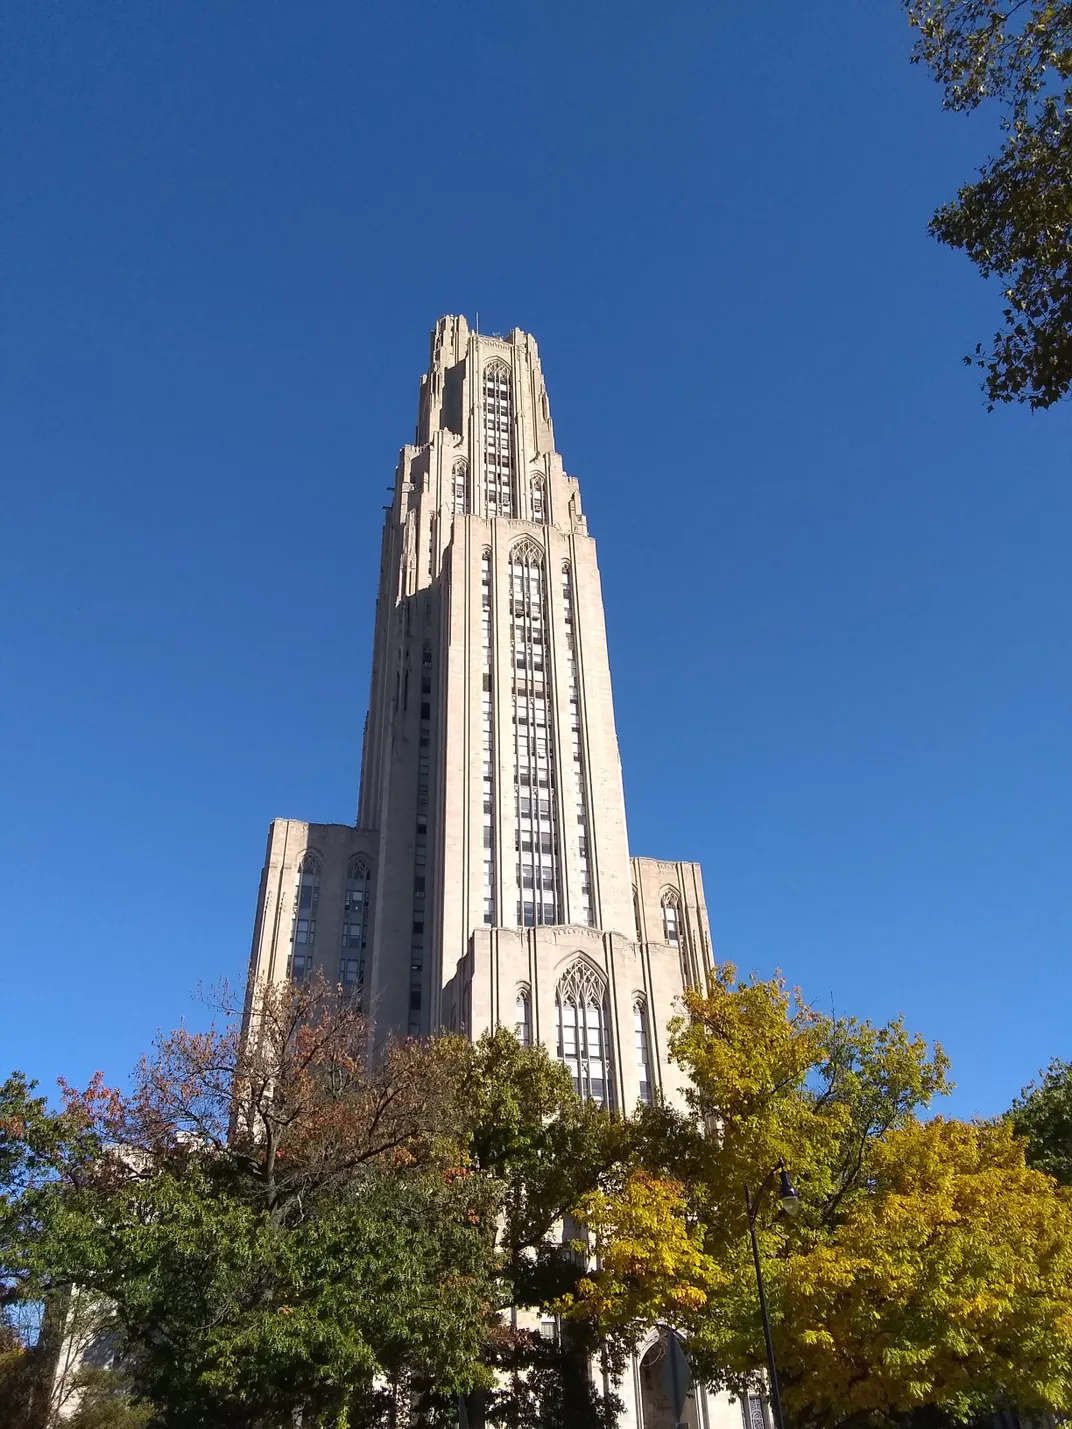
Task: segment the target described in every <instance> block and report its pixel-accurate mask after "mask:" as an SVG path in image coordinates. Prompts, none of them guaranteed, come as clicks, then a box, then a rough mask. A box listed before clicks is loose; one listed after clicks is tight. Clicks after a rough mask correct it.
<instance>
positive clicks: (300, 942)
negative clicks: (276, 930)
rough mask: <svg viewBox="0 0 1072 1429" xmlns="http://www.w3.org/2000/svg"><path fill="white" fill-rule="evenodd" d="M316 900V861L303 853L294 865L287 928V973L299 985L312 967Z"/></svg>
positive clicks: (318, 872)
mask: <svg viewBox="0 0 1072 1429" xmlns="http://www.w3.org/2000/svg"><path fill="white" fill-rule="evenodd" d="M319 901H320V860H319V859H318V858H317V856H316V855H315V854H313V853H307V854H306V855H305V857H304V858H303V859H302V861H301V863H300V864H299V865H298V872H297V876H296V878H295V885H294V919H293V922H292V923H291V928H290V963H289V966H288V968H287V972H288V974H289V975H290V976H291V977H292V978H293V979H294V981H295V982H301V981H302V979H303V978H304V977H305V975H306V973H307V972H308V971H309V970H310V968H311V967H312V965H313V943H314V942H315V941H316V910H317V904H318V903H319Z"/></svg>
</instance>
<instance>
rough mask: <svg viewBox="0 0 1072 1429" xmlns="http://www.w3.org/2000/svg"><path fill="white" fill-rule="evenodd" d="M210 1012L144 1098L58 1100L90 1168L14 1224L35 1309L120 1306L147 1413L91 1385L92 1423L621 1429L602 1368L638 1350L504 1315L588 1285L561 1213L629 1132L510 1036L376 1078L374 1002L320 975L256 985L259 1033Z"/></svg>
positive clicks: (141, 1072)
mask: <svg viewBox="0 0 1072 1429" xmlns="http://www.w3.org/2000/svg"><path fill="white" fill-rule="evenodd" d="M219 1006H220V1008H221V1010H222V1012H223V1013H224V1022H223V1024H222V1026H221V1027H220V1028H216V1027H213V1028H212V1029H210V1030H209V1031H208V1032H205V1033H192V1032H190V1031H188V1030H187V1029H184V1028H180V1029H179V1030H178V1031H176V1032H173V1033H170V1034H168V1035H166V1036H164V1037H162V1038H160V1039H159V1040H158V1042H157V1044H156V1046H155V1048H154V1050H153V1052H152V1054H151V1055H149V1056H148V1057H146V1058H145V1059H144V1060H143V1062H142V1064H141V1066H140V1067H139V1069H138V1072H137V1074H136V1076H135V1081H134V1087H133V1091H132V1093H131V1095H129V1096H125V1097H124V1096H119V1095H117V1094H114V1093H111V1092H109V1091H108V1090H107V1089H105V1088H103V1087H102V1086H101V1084H100V1082H99V1079H98V1080H96V1081H95V1082H94V1083H93V1084H92V1085H91V1087H90V1088H89V1089H88V1090H87V1092H86V1093H78V1092H77V1091H75V1090H73V1089H71V1088H66V1090H65V1111H64V1113H63V1114H64V1115H65V1116H66V1117H67V1118H68V1120H69V1123H70V1125H71V1126H72V1127H77V1128H78V1129H79V1131H80V1135H82V1136H83V1137H84V1138H85V1148H84V1150H82V1151H81V1152H80V1157H81V1159H80V1161H79V1170H78V1174H77V1175H73V1176H72V1175H69V1174H60V1166H59V1161H57V1163H56V1165H55V1166H53V1168H52V1171H51V1172H50V1173H49V1174H48V1175H45V1176H44V1177H43V1178H41V1185H40V1186H39V1187H38V1188H37V1189H38V1191H39V1192H40V1199H39V1201H38V1203H37V1204H36V1206H35V1211H34V1215H33V1217H28V1216H25V1215H24V1216H23V1220H22V1232H21V1240H20V1241H19V1245H20V1250H19V1255H20V1257H21V1261H20V1263H21V1265H22V1267H23V1275H24V1278H23V1281H22V1282H21V1289H20V1293H21V1294H23V1295H24V1296H25V1295H30V1294H33V1295H36V1296H40V1297H47V1296H55V1295H60V1294H63V1293H64V1291H65V1289H66V1287H68V1286H70V1285H76V1286H78V1287H80V1293H81V1294H83V1295H84V1296H85V1297H86V1303H91V1304H96V1303H102V1304H103V1303H107V1304H108V1305H110V1306H112V1307H113V1311H114V1317H115V1322H116V1326H117V1335H118V1341H119V1345H120V1348H121V1351H122V1363H123V1365H124V1369H125V1374H126V1377H127V1381H128V1384H129V1389H130V1391H131V1395H132V1396H133V1398H131V1396H127V1397H126V1398H123V1396H116V1395H113V1396H112V1398H111V1401H110V1402H106V1401H105V1399H104V1398H102V1397H101V1394H100V1393H98V1391H103V1389H104V1388H105V1387H106V1386H107V1385H108V1384H109V1383H111V1384H113V1385H114V1384H115V1381H107V1380H103V1381H102V1382H101V1383H100V1384H97V1383H96V1382H94V1384H93V1385H91V1386H89V1387H90V1388H91V1389H92V1390H93V1395H90V1396H88V1397H86V1398H85V1399H84V1410H85V1414H86V1415H90V1416H92V1415H93V1414H97V1415H99V1416H101V1417H102V1422H106V1420H107V1417H108V1415H112V1416H113V1417H115V1416H117V1415H119V1414H120V1412H125V1410H126V1409H127V1408H130V1409H131V1411H132V1412H138V1405H149V1406H152V1407H153V1410H154V1417H153V1421H152V1422H153V1423H154V1424H159V1425H160V1426H161V1429H186V1426H194V1425H197V1426H200V1425H202V1424H206V1423H218V1422H226V1423H227V1424H229V1425H233V1426H236V1429H272V1426H276V1425H279V1426H283V1425H286V1426H288V1429H289V1426H290V1425H292V1423H293V1421H294V1416H295V1415H296V1414H298V1413H300V1414H301V1416H302V1422H303V1423H304V1424H306V1425H307V1426H311V1425H316V1424H321V1425H325V1426H326V1425H332V1426H341V1425H343V1424H344V1423H345V1424H346V1425H348V1426H349V1429H357V1426H374V1425H375V1426H380V1425H384V1426H387V1425H391V1424H393V1422H394V1417H395V1415H396V1411H397V1407H398V1404H399V1402H400V1401H401V1400H404V1401H405V1402H406V1403H407V1405H409V1406H411V1407H412V1408H413V1412H414V1413H415V1415H416V1419H415V1421H414V1422H416V1423H418V1424H421V1425H429V1426H431V1425H435V1424H439V1423H452V1422H455V1421H456V1418H457V1396H458V1394H459V1392H465V1393H467V1394H468V1395H469V1403H470V1410H471V1412H470V1422H471V1423H472V1424H474V1426H475V1425H478V1424H481V1423H486V1424H488V1425H491V1424H498V1425H504V1426H507V1425H511V1426H513V1425H517V1426H520V1425H522V1424H524V1425H527V1426H542V1429H554V1426H558V1425H565V1424H567V1423H568V1424H570V1425H571V1429H583V1426H585V1425H591V1426H592V1429H607V1426H609V1425H610V1424H611V1423H612V1421H613V1418H614V1413H615V1410H616V1404H615V1400H614V1397H613V1395H608V1394H605V1393H602V1392H600V1391H599V1390H597V1389H596V1388H595V1387H593V1386H592V1385H591V1384H590V1383H589V1379H590V1377H589V1373H588V1363H589V1359H590V1357H591V1355H592V1354H593V1353H601V1354H602V1355H603V1356H604V1360H605V1363H606V1367H607V1371H608V1373H612V1371H613V1369H614V1367H615V1365H620V1363H621V1361H622V1358H623V1356H624V1353H625V1349H626V1348H627V1346H626V1343H625V1340H624V1339H622V1338H621V1337H620V1336H619V1337H618V1339H615V1337H614V1333H613V1326H609V1327H608V1337H607V1341H606V1343H605V1344H604V1343H601V1340H600V1330H599V1327H598V1326H596V1327H591V1326H588V1325H585V1324H581V1323H578V1324H577V1325H576V1326H572V1325H567V1326H565V1328H564V1330H563V1332H562V1334H561V1335H556V1336H555V1337H554V1339H552V1340H548V1339H546V1338H544V1336H543V1335H541V1334H540V1333H539V1332H538V1331H536V1330H525V1329H523V1328H520V1327H519V1326H518V1325H517V1323H516V1321H515V1319H514V1317H513V1315H512V1313H511V1307H519V1308H520V1309H521V1310H522V1311H525V1310H529V1311H535V1312H536V1315H537V1316H540V1315H541V1314H544V1313H550V1312H551V1310H552V1307H553V1306H554V1304H555V1303H556V1301H557V1299H558V1297H560V1296H561V1295H562V1294H564V1293H570V1292H573V1291H575V1290H576V1287H577V1284H578V1282H579V1280H580V1279H581V1278H582V1277H583V1275H584V1273H585V1260H584V1258H583V1257H582V1256H579V1255H578V1254H577V1251H576V1248H575V1246H574V1244H573V1243H572V1240H571V1235H572V1231H571V1227H572V1226H573V1222H572V1220H571V1216H572V1214H573V1212H574V1211H575V1210H576V1208H577V1207H578V1206H579V1205H580V1204H581V1202H582V1201H583V1199H584V1198H585V1197H586V1196H587V1195H589V1194H593V1193H595V1192H597V1191H598V1190H599V1189H600V1188H605V1187H607V1186H610V1185H613V1184H617V1183H618V1182H619V1181H621V1179H622V1178H623V1177H624V1176H625V1175H626V1174H627V1169H628V1165H629V1157H630V1155H631V1154H632V1152H631V1148H632V1145H633V1132H632V1129H631V1128H630V1127H629V1125H628V1124H627V1123H625V1122H622V1121H620V1120H618V1121H616V1120H614V1119H612V1118H611V1117H610V1116H609V1115H608V1114H607V1113H606V1112H604V1111H602V1110H600V1109H599V1108H597V1107H595V1106H593V1105H591V1104H585V1103H582V1102H581V1101H580V1100H579V1098H578V1097H577V1096H576V1095H575V1093H574V1091H573V1087H572V1083H571V1081H570V1078H569V1076H568V1074H567V1073H566V1072H565V1070H564V1069H563V1068H562V1067H561V1066H560V1065H559V1064H558V1063H557V1062H555V1061H553V1060H552V1059H551V1058H550V1057H549V1056H548V1054H547V1052H546V1051H545V1049H543V1048H540V1047H537V1048H531V1047H529V1048H524V1047H521V1046H520V1045H519V1043H518V1041H517V1039H516V1038H514V1037H513V1036H511V1035H510V1034H508V1033H506V1032H504V1031H499V1032H496V1033H493V1034H489V1035H488V1036H486V1037H484V1038H482V1039H481V1040H480V1041H479V1042H478V1043H476V1044H475V1045H472V1044H470V1043H469V1042H468V1041H466V1040H465V1039H461V1038H458V1037H454V1036H443V1037H439V1038H434V1039H430V1040H428V1041H426V1042H417V1041H407V1042H404V1043H397V1044H393V1045H390V1046H388V1047H387V1048H386V1049H384V1050H383V1053H382V1055H380V1056H378V1057H377V1058H376V1059H375V1060H373V1061H371V1062H370V1061H369V1060H368V1058H367V1036H366V1027H365V1023H364V1020H363V1018H362V1017H361V1015H360V1012H359V1010H358V1009H357V1008H356V1007H355V1006H354V1004H353V1003H352V1002H349V1001H347V1000H345V999H344V998H341V997H340V995H339V992H338V990H337V989H335V988H332V987H329V986H328V985H326V984H325V983H323V982H321V981H317V980H315V979H314V980H311V981H307V982H305V983H303V984H302V985H301V986H300V987H295V986H294V985H293V984H289V983H288V984H286V985H285V986H283V987H280V988H274V989H272V988H265V989H261V990H260V991H259V993H258V996H257V1000H256V1002H255V1003H254V1005H253V1006H252V1008H251V1013H250V1017H249V1020H248V1028H247V1031H246V1032H245V1033H243V1031H242V1021H241V1009H240V1008H239V1007H238V1005H237V1004H236V1003H235V1002H234V1001H233V999H231V998H230V997H229V996H228V995H227V994H226V993H224V994H223V996H222V998H221V1000H220V1003H219ZM46 1159H47V1158H46ZM62 1159H63V1158H62V1157H60V1158H59V1160H62ZM26 1194H29V1190H28V1188H27V1192H26ZM23 1200H25V1196H23ZM574 1229H576V1228H575V1227H574ZM90 1377H91V1378H93V1377H92V1376H90ZM94 1396H95V1398H94ZM91 1401H92V1402H91ZM92 1422H95V1421H94V1420H93V1419H92V1417H90V1418H88V1419H87V1423H92ZM117 1422H122V1421H121V1420H119V1419H117Z"/></svg>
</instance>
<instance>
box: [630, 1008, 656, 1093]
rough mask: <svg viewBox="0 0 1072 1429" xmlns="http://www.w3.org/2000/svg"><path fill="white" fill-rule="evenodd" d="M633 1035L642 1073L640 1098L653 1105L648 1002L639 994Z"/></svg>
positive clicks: (638, 1063)
mask: <svg viewBox="0 0 1072 1429" xmlns="http://www.w3.org/2000/svg"><path fill="white" fill-rule="evenodd" d="M633 1037H634V1040H635V1043H636V1059H637V1072H638V1073H639V1075H640V1100H641V1101H642V1102H643V1103H644V1105H645V1106H651V1103H652V1080H651V1037H650V1036H649V1033H648V1004H647V1000H646V998H644V997H642V996H639V995H638V996H637V997H636V998H634V1000H633Z"/></svg>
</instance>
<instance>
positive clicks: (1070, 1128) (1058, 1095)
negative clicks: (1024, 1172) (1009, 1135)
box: [1009, 1057, 1072, 1186]
mask: <svg viewBox="0 0 1072 1429" xmlns="http://www.w3.org/2000/svg"><path fill="white" fill-rule="evenodd" d="M1041 1075H1042V1082H1041V1084H1040V1085H1038V1086H1035V1085H1034V1083H1032V1084H1031V1085H1030V1086H1026V1087H1025V1088H1024V1089H1023V1091H1022V1092H1021V1093H1020V1095H1019V1096H1018V1097H1017V1098H1016V1100H1015V1101H1014V1102H1013V1104H1012V1109H1011V1111H1010V1112H1009V1119H1010V1121H1011V1122H1012V1127H1013V1130H1014V1131H1015V1133H1016V1135H1017V1136H1022V1137H1024V1138H1025V1140H1026V1142H1027V1149H1026V1153H1025V1154H1026V1157H1027V1164H1028V1165H1029V1166H1034V1167H1035V1168H1036V1169H1037V1170H1039V1171H1045V1172H1046V1173H1047V1174H1048V1175H1050V1176H1053V1177H1054V1178H1055V1179H1056V1180H1058V1181H1060V1182H1061V1184H1062V1185H1063V1186H1072V1062H1061V1061H1058V1059H1057V1058H1056V1057H1055V1058H1054V1060H1053V1061H1052V1062H1051V1063H1050V1065H1049V1066H1048V1067H1047V1068H1046V1071H1045V1072H1044V1073H1042V1074H1041Z"/></svg>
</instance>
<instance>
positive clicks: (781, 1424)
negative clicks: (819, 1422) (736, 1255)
mask: <svg viewBox="0 0 1072 1429" xmlns="http://www.w3.org/2000/svg"><path fill="white" fill-rule="evenodd" d="M775 1176H779V1177H780V1180H779V1183H778V1200H779V1202H780V1204H781V1207H782V1210H783V1211H784V1212H785V1213H786V1215H787V1216H795V1215H796V1213H797V1211H798V1210H799V1209H800V1197H799V1196H798V1195H797V1193H796V1190H795V1189H794V1187H793V1183H792V1181H790V1179H789V1172H788V1171H787V1170H786V1169H785V1162H784V1161H779V1162H778V1164H777V1166H772V1167H771V1169H770V1170H769V1171H768V1172H767V1174H766V1176H765V1178H764V1180H763V1184H762V1185H761V1186H760V1188H759V1191H758V1193H757V1194H756V1198H755V1200H754V1201H753V1199H752V1194H751V1192H750V1191H749V1189H748V1187H747V1186H745V1188H744V1203H745V1206H746V1207H747V1208H748V1233H749V1235H750V1236H751V1237H752V1259H753V1261H754V1262H755V1267H756V1285H757V1286H758V1287H759V1313H760V1315H761V1316H762V1318H763V1339H764V1341H765V1342H766V1346H767V1374H768V1375H769V1376H770V1396H771V1409H772V1411H773V1413H774V1429H785V1420H784V1419H783V1418H782V1396H781V1393H780V1391H779V1389H778V1366H777V1365H776V1364H775V1363H774V1341H773V1340H772V1339H771V1329H770V1316H769V1315H768V1314H767V1295H766V1291H765V1290H764V1288H763V1266H762V1265H761V1264H760V1260H759V1241H758V1240H757V1239H756V1216H757V1215H758V1214H759V1208H760V1206H761V1205H762V1204H763V1197H764V1196H765V1195H766V1194H767V1191H768V1190H769V1189H770V1185H771V1182H772V1181H773V1180H774V1178H775Z"/></svg>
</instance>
